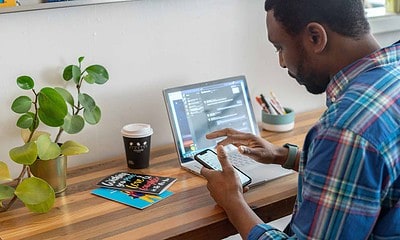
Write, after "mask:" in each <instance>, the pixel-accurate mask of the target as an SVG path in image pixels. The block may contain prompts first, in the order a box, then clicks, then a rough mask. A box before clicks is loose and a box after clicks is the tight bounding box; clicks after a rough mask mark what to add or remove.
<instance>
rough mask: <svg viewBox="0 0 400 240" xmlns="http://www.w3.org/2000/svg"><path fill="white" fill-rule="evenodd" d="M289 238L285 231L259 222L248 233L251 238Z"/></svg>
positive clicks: (252, 239) (251, 239)
mask: <svg viewBox="0 0 400 240" xmlns="http://www.w3.org/2000/svg"><path fill="white" fill-rule="evenodd" d="M287 238H289V236H288V235H286V234H285V233H284V232H282V231H280V230H278V229H276V228H274V227H272V226H271V225H268V224H265V223H264V224H257V225H256V226H254V227H253V228H252V229H251V230H250V232H249V235H248V239H249V240H255V239H263V240H264V239H265V240H266V239H287Z"/></svg>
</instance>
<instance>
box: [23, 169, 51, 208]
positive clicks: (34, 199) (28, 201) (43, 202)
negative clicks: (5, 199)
mask: <svg viewBox="0 0 400 240" xmlns="http://www.w3.org/2000/svg"><path fill="white" fill-rule="evenodd" d="M15 195H17V197H18V198H19V199H20V200H21V201H22V202H23V203H24V204H25V206H26V207H27V208H29V210H31V211H32V212H37V213H45V212H48V211H49V210H50V209H51V208H52V207H53V205H54V201H55V193H54V190H53V188H52V187H51V186H50V185H49V184H48V183H47V182H46V181H44V180H42V179H40V178H37V177H30V178H25V179H24V180H23V181H22V182H21V183H20V184H19V185H18V186H17V188H16V189H15Z"/></svg>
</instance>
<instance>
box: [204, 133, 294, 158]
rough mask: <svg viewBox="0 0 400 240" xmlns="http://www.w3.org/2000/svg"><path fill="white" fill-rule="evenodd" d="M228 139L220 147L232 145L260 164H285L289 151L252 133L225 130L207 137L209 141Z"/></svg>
mask: <svg viewBox="0 0 400 240" xmlns="http://www.w3.org/2000/svg"><path fill="white" fill-rule="evenodd" d="M219 137H226V138H225V139H224V140H222V141H220V142H219V143H218V144H220V145H224V146H225V145H228V144H232V145H235V146H236V147H238V149H239V152H240V153H242V154H244V155H247V156H249V157H251V158H253V159H254V160H256V161H257V162H260V163H266V164H269V163H274V164H283V163H284V161H285V160H286V157H287V149H285V148H283V147H278V146H275V145H273V144H272V143H270V142H268V141H267V140H265V139H263V138H261V137H258V136H255V135H253V134H251V133H243V132H240V131H237V130H234V129H232V128H225V129H222V130H219V131H215V132H212V133H209V134H207V135H206V138H207V139H214V138H219Z"/></svg>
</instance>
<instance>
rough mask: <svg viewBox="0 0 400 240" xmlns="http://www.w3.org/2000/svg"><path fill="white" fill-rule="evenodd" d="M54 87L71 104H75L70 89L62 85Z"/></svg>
mask: <svg viewBox="0 0 400 240" xmlns="http://www.w3.org/2000/svg"><path fill="white" fill-rule="evenodd" d="M54 89H55V90H56V91H57V92H58V93H59V94H60V95H61V96H62V97H63V98H64V100H65V101H66V102H67V103H69V104H70V105H71V106H74V98H73V97H72V95H71V93H70V92H69V91H68V90H66V89H64V88H60V87H55V88H54Z"/></svg>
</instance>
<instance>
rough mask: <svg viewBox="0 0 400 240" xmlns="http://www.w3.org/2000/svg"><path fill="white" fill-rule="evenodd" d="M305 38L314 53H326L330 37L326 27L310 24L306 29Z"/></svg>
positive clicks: (314, 23)
mask: <svg viewBox="0 0 400 240" xmlns="http://www.w3.org/2000/svg"><path fill="white" fill-rule="evenodd" d="M305 36H306V41H307V42H308V45H309V46H311V47H312V49H313V51H314V53H321V52H322V51H324V49H325V48H326V45H327V43H328V35H327V33H326V30H325V28H324V26H322V25H321V24H319V23H316V22H312V23H309V24H308V25H307V26H306V28H305Z"/></svg>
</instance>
